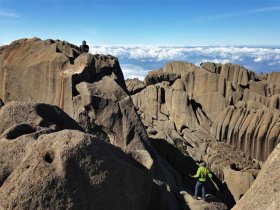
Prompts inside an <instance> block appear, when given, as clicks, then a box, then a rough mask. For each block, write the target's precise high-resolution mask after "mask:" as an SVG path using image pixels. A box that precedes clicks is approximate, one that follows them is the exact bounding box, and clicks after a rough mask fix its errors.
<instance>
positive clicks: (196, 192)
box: [194, 181, 200, 199]
mask: <svg viewBox="0 0 280 210" xmlns="http://www.w3.org/2000/svg"><path fill="white" fill-rule="evenodd" d="M199 188H200V182H199V181H197V182H196V185H195V190H194V198H195V199H197V196H198V191H199Z"/></svg>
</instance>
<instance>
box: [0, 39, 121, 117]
mask: <svg viewBox="0 0 280 210" xmlns="http://www.w3.org/2000/svg"><path fill="white" fill-rule="evenodd" d="M112 72H114V73H115V74H116V75H117V76H118V77H119V78H121V81H122V82H123V83H124V80H123V75H122V72H121V70H120V67H119V62H118V60H117V59H116V58H115V57H112V56H103V55H92V54H88V53H87V54H81V55H80V52H79V51H78V47H77V46H75V45H72V44H70V43H67V42H65V41H59V40H56V41H54V40H45V41H42V40H40V39H38V38H34V39H21V40H17V41H14V42H12V43H11V44H10V45H7V46H4V47H1V48H0V81H1V83H0V98H2V100H3V101H4V103H6V102H9V101H26V102H43V103H48V104H54V105H57V106H59V107H60V108H62V109H63V110H64V111H65V112H66V113H68V114H69V115H70V116H72V114H73V104H72V97H74V96H75V95H76V94H77V90H76V89H75V85H76V84H78V83H80V82H82V81H85V82H93V81H94V80H99V79H100V76H101V75H106V74H111V73H112Z"/></svg>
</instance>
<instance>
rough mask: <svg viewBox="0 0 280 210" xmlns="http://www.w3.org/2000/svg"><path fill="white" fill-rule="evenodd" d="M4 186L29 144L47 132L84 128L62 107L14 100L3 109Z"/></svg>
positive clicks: (1, 180)
mask: <svg viewBox="0 0 280 210" xmlns="http://www.w3.org/2000/svg"><path fill="white" fill-rule="evenodd" d="M0 119H1V122H0V138H1V141H0V145H1V147H0V158H1V161H0V162H1V170H0V186H1V185H2V184H3V183H4V181H5V179H6V178H7V177H8V176H9V175H10V174H11V173H12V172H13V171H14V170H15V168H16V167H17V166H18V165H19V164H20V163H21V161H22V160H23V159H24V155H25V149H26V146H27V145H28V144H29V143H30V142H32V141H34V140H36V139H38V138H39V136H41V135H43V134H48V133H52V132H57V131H60V130H63V129H72V130H79V131H83V129H82V128H81V127H80V126H79V125H78V124H77V123H76V122H75V121H74V120H73V119H72V118H70V117H69V116H68V115H67V114H66V113H65V112H63V111H62V110H61V109H60V108H58V107H55V106H51V105H47V104H35V103H22V102H10V103H7V104H6V105H5V106H4V107H2V108H1V109H0Z"/></svg>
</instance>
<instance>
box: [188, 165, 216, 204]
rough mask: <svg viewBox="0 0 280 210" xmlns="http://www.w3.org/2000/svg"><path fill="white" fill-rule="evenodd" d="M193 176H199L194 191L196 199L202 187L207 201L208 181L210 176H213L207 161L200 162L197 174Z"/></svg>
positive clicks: (203, 197)
mask: <svg viewBox="0 0 280 210" xmlns="http://www.w3.org/2000/svg"><path fill="white" fill-rule="evenodd" d="M191 177H193V178H198V180H197V182H196V185H195V192H194V199H197V197H198V191H199V190H200V188H201V189H202V199H203V200H204V201H205V195H206V181H207V178H208V177H209V178H210V179H211V178H212V174H211V173H210V171H209V169H208V168H206V163H205V162H202V163H200V164H199V168H198V169H197V172H196V175H193V176H191Z"/></svg>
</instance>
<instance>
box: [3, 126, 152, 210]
mask: <svg viewBox="0 0 280 210" xmlns="http://www.w3.org/2000/svg"><path fill="white" fill-rule="evenodd" d="M21 140H22V139H20V138H17V139H14V140H13V141H14V142H15V143H18V144H20V143H21ZM8 141H10V140H9V139H5V138H1V140H0V144H1V150H3V148H2V144H3V143H6V142H8ZM0 158H1V159H2V158H3V156H2V155H1V157H0ZM2 163H3V162H2V161H1V166H0V167H1V171H3V170H4V169H5V168H3V164H2ZM136 180H137V181H136ZM151 187H152V178H151V175H150V173H149V171H148V170H147V169H146V168H144V167H143V166H142V165H141V164H139V163H138V162H136V161H134V160H133V159H131V158H130V157H129V156H128V155H125V154H124V153H123V152H122V151H121V150H119V149H117V148H116V147H114V146H112V145H110V144H108V143H106V142H103V141H100V140H98V139H97V138H95V137H93V136H91V135H89V134H86V133H82V132H80V131H74V130H63V131H60V132H55V133H51V134H44V135H41V136H40V137H39V138H38V139H37V141H32V142H29V143H28V144H27V145H26V147H25V153H24V155H23V157H22V158H21V160H20V161H19V164H18V165H17V167H16V168H15V169H14V170H13V171H12V173H11V174H10V175H9V176H8V178H6V180H5V181H4V183H3V184H2V186H1V187H0V203H1V205H2V207H3V208H4V209H97V210H98V209H100V210H106V209H108V210H109V209H116V210H118V209H122V210H123V209H127V210H129V209H139V210H142V209H146V208H147V207H148V205H149V199H150V192H151Z"/></svg>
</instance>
